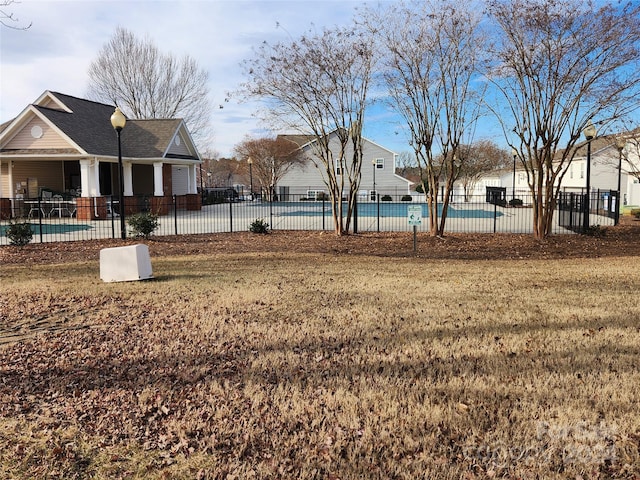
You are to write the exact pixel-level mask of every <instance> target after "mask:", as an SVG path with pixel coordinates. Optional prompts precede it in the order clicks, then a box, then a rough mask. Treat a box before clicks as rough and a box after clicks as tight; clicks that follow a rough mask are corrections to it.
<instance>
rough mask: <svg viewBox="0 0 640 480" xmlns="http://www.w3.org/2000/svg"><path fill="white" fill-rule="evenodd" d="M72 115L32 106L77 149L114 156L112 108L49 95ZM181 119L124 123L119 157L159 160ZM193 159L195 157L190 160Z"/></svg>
mask: <svg viewBox="0 0 640 480" xmlns="http://www.w3.org/2000/svg"><path fill="white" fill-rule="evenodd" d="M51 93H52V94H53V95H55V96H56V97H57V98H58V99H59V100H60V101H61V102H62V103H64V104H65V105H66V106H67V107H68V108H69V109H70V110H71V112H72V113H68V112H65V111H62V110H56V109H52V108H46V107H41V106H38V105H34V108H36V109H37V110H38V111H39V112H40V113H41V114H42V115H44V116H45V117H46V118H48V119H49V120H50V121H51V122H52V123H54V124H55V125H56V126H57V127H58V128H59V129H60V130H62V131H63V132H64V133H65V135H67V136H68V137H69V138H71V139H72V140H73V141H74V142H75V143H76V144H78V146H80V148H82V149H83V150H84V151H86V152H87V153H89V154H91V155H104V156H117V155H118V142H117V141H116V138H117V134H116V132H115V131H114V129H113V127H112V125H111V114H112V113H113V111H114V109H115V107H114V106H113V105H106V104H104V103H98V102H93V101H90V100H85V99H82V98H76V97H72V96H69V95H65V94H62V93H58V92H51ZM181 123H182V120H180V119H158V120H128V121H127V124H126V126H125V128H124V129H123V130H122V132H121V134H120V135H121V140H122V155H123V156H125V157H136V158H161V157H163V155H164V153H165V151H166V150H167V148H168V146H169V143H170V142H171V140H172V139H173V137H174V135H175V134H176V132H177V130H178V128H179V127H180V124H181ZM191 158H194V159H196V157H191Z"/></svg>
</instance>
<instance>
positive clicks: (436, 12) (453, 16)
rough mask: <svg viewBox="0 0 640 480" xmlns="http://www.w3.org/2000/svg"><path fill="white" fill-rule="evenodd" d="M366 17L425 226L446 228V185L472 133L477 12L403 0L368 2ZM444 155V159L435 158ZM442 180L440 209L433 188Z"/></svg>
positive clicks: (448, 3)
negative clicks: (418, 184) (422, 195)
mask: <svg viewBox="0 0 640 480" xmlns="http://www.w3.org/2000/svg"><path fill="white" fill-rule="evenodd" d="M363 18H364V19H365V20H363V21H364V23H365V24H366V25H367V26H368V28H369V30H370V31H371V33H372V35H373V37H374V38H376V39H377V40H379V41H380V42H381V44H382V47H383V51H382V62H381V63H382V75H381V76H382V79H383V81H384V84H385V85H386V89H387V91H388V96H389V98H390V105H391V106H392V108H394V109H396V110H397V111H398V112H399V113H400V115H401V116H402V117H403V118H404V120H405V122H406V125H407V128H408V130H409V135H410V143H411V146H412V148H413V150H414V153H415V156H416V159H417V161H418V166H419V168H420V171H421V172H420V176H421V178H422V179H423V180H422V181H423V190H424V191H425V192H426V196H427V204H428V208H429V230H430V233H431V234H432V235H443V233H444V229H445V223H446V218H447V207H448V202H449V197H450V195H449V192H450V191H451V189H452V188H453V183H454V181H455V178H456V175H457V172H458V170H459V167H460V164H459V162H460V160H461V158H462V157H460V156H459V155H458V150H459V148H460V146H461V144H462V143H463V140H465V139H467V141H468V140H469V139H470V138H471V136H472V131H473V125H474V123H475V120H476V119H477V116H478V111H479V109H478V106H479V104H480V102H479V96H478V93H479V92H478V91H477V90H476V87H480V88H482V85H481V84H480V83H474V82H473V80H474V79H475V78H476V77H477V72H478V67H479V66H478V62H479V61H480V56H481V55H482V52H483V51H484V50H483V42H484V41H483V38H482V34H481V31H480V29H479V25H480V20H481V17H480V15H479V14H477V13H476V12H474V11H472V9H471V8H470V7H469V6H467V5H465V4H461V3H460V2H457V1H453V0H445V1H436V0H427V1H424V0H421V1H412V0H409V1H401V2H394V3H392V4H391V5H390V6H389V7H388V8H386V9H381V10H373V9H369V10H368V11H367V12H366V13H365V15H363ZM438 159H442V161H438ZM441 181H442V182H443V183H444V187H445V189H444V195H443V205H442V211H441V213H440V214H439V210H440V209H439V208H438V203H439V199H438V192H439V185H440V182H441Z"/></svg>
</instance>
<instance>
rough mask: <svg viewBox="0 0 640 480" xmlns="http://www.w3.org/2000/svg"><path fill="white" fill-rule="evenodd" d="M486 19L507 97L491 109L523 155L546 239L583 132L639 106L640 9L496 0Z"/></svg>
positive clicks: (491, 74)
mask: <svg viewBox="0 0 640 480" xmlns="http://www.w3.org/2000/svg"><path fill="white" fill-rule="evenodd" d="M488 13H489V15H490V17H491V18H492V19H493V20H494V21H495V23H496V25H497V28H498V32H499V33H498V35H497V37H498V38H499V41H498V42H496V44H495V46H494V48H493V50H492V57H493V58H495V62H494V63H493V65H492V67H491V69H490V70H489V71H488V78H489V79H490V81H491V82H492V84H493V85H494V86H495V87H497V90H498V92H499V93H500V94H502V95H501V96H502V99H501V101H498V102H496V103H494V104H493V105H494V107H493V110H494V111H495V113H496V116H497V118H498V119H499V121H500V122H501V124H502V128H503V130H504V133H505V136H506V137H507V141H508V142H509V143H510V145H511V146H512V147H514V148H515V149H516V150H517V151H518V152H519V159H520V162H521V164H522V166H523V168H524V170H525V171H526V174H527V181H528V184H529V189H530V190H531V193H532V194H533V197H534V202H533V223H534V225H533V229H534V236H535V237H537V238H543V237H546V236H547V235H549V234H550V233H551V228H552V225H553V212H554V210H555V208H556V205H557V201H558V196H559V192H560V190H559V185H560V183H561V181H562V178H563V177H564V175H565V174H566V172H567V170H568V168H569V165H570V163H571V161H572V159H573V157H574V156H575V152H576V147H578V146H579V143H580V141H581V132H582V130H583V129H584V128H585V126H586V125H587V124H588V123H589V122H590V121H593V122H594V123H597V124H598V125H599V129H604V128H605V127H606V125H607V124H608V123H609V122H610V121H613V120H614V119H616V118H618V117H621V116H624V115H625V114H627V113H628V112H629V111H631V110H633V109H635V108H637V107H638V105H639V99H640V95H639V91H638V86H639V84H640V70H638V68H637V64H638V61H639V60H640V48H639V47H640V43H639V40H640V15H639V14H640V4H638V3H637V2H628V3H626V4H620V3H618V4H616V5H613V4H610V3H604V4H603V3H601V2H593V1H590V0H589V1H584V0H537V1H530V0H490V1H489V2H488ZM495 105H498V106H501V107H504V108H498V107H496V106H495Z"/></svg>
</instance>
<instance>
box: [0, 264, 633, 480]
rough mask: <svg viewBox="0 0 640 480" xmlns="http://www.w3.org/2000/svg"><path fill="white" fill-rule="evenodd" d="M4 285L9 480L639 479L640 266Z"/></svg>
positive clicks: (0, 432)
mask: <svg viewBox="0 0 640 480" xmlns="http://www.w3.org/2000/svg"><path fill="white" fill-rule="evenodd" d="M152 262H153V269H154V275H155V279H154V280H151V281H145V282H134V283H111V284H105V283H102V282H101V281H100V280H99V266H98V263H97V261H96V260H95V259H88V260H86V261H74V262H70V263H59V264H30V265H8V266H7V265H5V266H3V267H2V270H1V272H0V280H1V282H2V296H1V297H0V337H1V338H0V341H2V342H3V343H4V345H3V346H0V478H16V479H22V478H25V479H26V478H47V479H57V478H60V479H62V478H64V479H72V478H78V479H80V478H96V479H117V478H151V479H160V478H176V479H182V478H184V479H195V478H200V479H204V478H207V479H208V478H211V479H218V478H219V479H223V478H226V479H232V478H237V479H250V478H256V479H333V480H337V479H363V478H372V479H417V478H425V479H427V478H428V479H459V478H468V479H474V478H478V479H479V478H525V479H527V478H531V479H534V478H545V479H549V478H558V479H560V478H571V479H577V478H584V479H593V478H627V479H637V478H640V415H639V413H638V412H639V410H638V405H640V389H639V388H638V385H640V367H639V358H640V304H639V302H638V292H640V270H639V269H638V266H639V258H638V257H636V256H629V257H624V256H619V257H615V256H614V257H607V258H572V259H566V260H562V259H533V260H529V259H524V260H469V261H460V260H452V259H430V258H412V257H410V256H409V257H407V258H401V257H395V258H390V257H384V256H366V255H357V256H355V255H335V254H331V253H320V254H318V253H287V252H281V253H274V252H246V253H226V254H225V253H215V254H212V253H203V254H191V255H183V256H182V255H181V256H162V257H158V258H152Z"/></svg>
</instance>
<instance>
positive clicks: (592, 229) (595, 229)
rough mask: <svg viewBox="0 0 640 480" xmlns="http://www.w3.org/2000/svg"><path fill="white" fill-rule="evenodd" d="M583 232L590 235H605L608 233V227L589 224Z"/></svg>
mask: <svg viewBox="0 0 640 480" xmlns="http://www.w3.org/2000/svg"><path fill="white" fill-rule="evenodd" d="M583 233H584V234H585V235H588V236H590V237H604V236H605V235H606V234H607V229H606V227H601V226H600V225H589V226H588V227H587V228H586V229H585V230H584V232H583Z"/></svg>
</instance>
